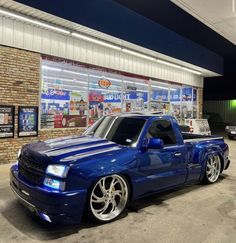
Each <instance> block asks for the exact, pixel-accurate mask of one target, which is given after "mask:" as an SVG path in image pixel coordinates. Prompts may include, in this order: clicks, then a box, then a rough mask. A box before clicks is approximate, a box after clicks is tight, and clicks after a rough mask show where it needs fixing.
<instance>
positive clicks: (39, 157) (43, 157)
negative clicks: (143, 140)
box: [22, 136, 133, 163]
mask: <svg viewBox="0 0 236 243" xmlns="http://www.w3.org/2000/svg"><path fill="white" fill-rule="evenodd" d="M131 149H132V150H133V148H129V147H126V146H121V145H118V144H116V143H114V142H111V141H108V140H106V139H101V138H96V137H93V136H69V137H63V138H56V139H50V140H47V141H45V142H36V143H32V144H28V145H26V146H25V147H24V148H23V150H22V154H23V155H24V157H25V156H27V157H28V158H31V159H34V160H36V161H38V162H39V161H41V163H72V162H80V161H81V162H82V161H85V160H88V159H89V160H90V159H93V158H96V159H98V158H99V159H101V158H104V157H106V156H108V155H109V157H110V156H112V157H113V156H116V155H117V154H119V153H120V152H121V151H122V150H131Z"/></svg>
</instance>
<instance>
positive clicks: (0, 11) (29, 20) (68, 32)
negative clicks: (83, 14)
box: [0, 9, 70, 34]
mask: <svg viewBox="0 0 236 243" xmlns="http://www.w3.org/2000/svg"><path fill="white" fill-rule="evenodd" d="M0 13H1V14H4V15H6V16H9V17H13V18H16V19H19V20H22V21H25V22H28V23H31V24H35V25H38V26H41V27H45V28H48V29H51V30H55V31H58V32H61V33H64V34H70V31H68V30H65V29H62V28H59V27H56V26H53V25H50V24H46V23H43V22H41V21H38V20H34V19H31V18H28V17H24V16H21V15H18V14H15V13H11V12H8V11H6V10H3V9H0Z"/></svg>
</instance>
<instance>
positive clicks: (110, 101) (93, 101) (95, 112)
mask: <svg viewBox="0 0 236 243" xmlns="http://www.w3.org/2000/svg"><path fill="white" fill-rule="evenodd" d="M121 107H122V76H119V75H117V74H113V73H105V72H101V71H99V70H94V69H90V70H89V124H93V123H94V122H95V121H96V120H97V119H99V118H100V117H102V116H103V115H108V114H111V113H119V112H121Z"/></svg>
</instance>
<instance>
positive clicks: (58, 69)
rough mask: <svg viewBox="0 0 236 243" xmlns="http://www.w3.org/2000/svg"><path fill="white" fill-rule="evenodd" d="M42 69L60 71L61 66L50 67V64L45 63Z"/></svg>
mask: <svg viewBox="0 0 236 243" xmlns="http://www.w3.org/2000/svg"><path fill="white" fill-rule="evenodd" d="M42 69H45V70H50V71H57V72H61V71H62V69H61V68H55V67H50V66H46V65H43V66H42Z"/></svg>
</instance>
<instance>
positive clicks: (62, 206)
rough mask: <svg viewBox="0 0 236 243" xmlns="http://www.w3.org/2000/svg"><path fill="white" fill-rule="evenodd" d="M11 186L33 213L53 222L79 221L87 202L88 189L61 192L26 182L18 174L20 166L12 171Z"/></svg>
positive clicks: (12, 168) (14, 166)
mask: <svg viewBox="0 0 236 243" xmlns="http://www.w3.org/2000/svg"><path fill="white" fill-rule="evenodd" d="M10 186H11V188H12V190H13V192H14V193H15V195H16V196H17V198H18V199H19V200H20V201H21V203H22V204H23V205H24V206H25V207H27V208H28V209H29V210H30V211H31V212H32V213H34V214H36V215H37V216H39V217H40V218H42V219H44V220H46V221H48V222H52V223H66V224H67V223H79V222H80V221H81V217H82V215H83V211H84V205H85V202H86V195H87V191H86V190H78V191H72V192H59V191H52V190H48V189H47V188H44V187H39V186H35V185H32V184H30V183H29V182H26V181H25V180H24V179H23V178H21V177H20V176H19V175H18V166H17V165H13V166H12V167H11V172H10Z"/></svg>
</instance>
